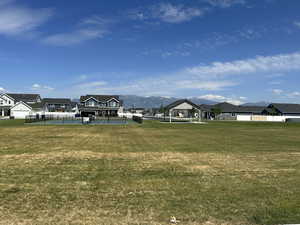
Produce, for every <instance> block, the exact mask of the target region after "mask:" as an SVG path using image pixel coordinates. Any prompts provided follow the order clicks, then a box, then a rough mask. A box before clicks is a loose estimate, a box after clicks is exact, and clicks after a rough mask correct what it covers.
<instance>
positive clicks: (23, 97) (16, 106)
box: [0, 93, 41, 117]
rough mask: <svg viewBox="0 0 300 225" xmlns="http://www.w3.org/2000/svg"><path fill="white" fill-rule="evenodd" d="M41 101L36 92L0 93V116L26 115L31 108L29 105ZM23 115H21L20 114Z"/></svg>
mask: <svg viewBox="0 0 300 225" xmlns="http://www.w3.org/2000/svg"><path fill="white" fill-rule="evenodd" d="M40 103H41V96H40V95H38V94H12V93H7V94H5V93H3V94H0V116H2V117H4V116H14V114H15V115H20V116H21V115H23V114H24V115H25V114H26V115H27V114H28V112H29V111H30V110H29V108H32V107H31V106H30V105H32V106H33V105H36V104H40ZM22 117H23V116H22Z"/></svg>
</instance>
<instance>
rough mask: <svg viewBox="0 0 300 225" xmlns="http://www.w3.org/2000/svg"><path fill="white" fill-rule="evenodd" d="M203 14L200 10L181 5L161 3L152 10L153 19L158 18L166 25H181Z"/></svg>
mask: <svg viewBox="0 0 300 225" xmlns="http://www.w3.org/2000/svg"><path fill="white" fill-rule="evenodd" d="M203 14H204V11H203V10H201V9H198V8H192V7H185V6H183V5H172V4H171V3H161V4H159V5H158V6H155V7H153V8H152V16H153V18H158V19H160V20H162V21H163V22H167V23H182V22H186V21H190V20H192V19H193V18H195V17H199V16H202V15H203Z"/></svg>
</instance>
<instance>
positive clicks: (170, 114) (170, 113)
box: [169, 109, 172, 123]
mask: <svg viewBox="0 0 300 225" xmlns="http://www.w3.org/2000/svg"><path fill="white" fill-rule="evenodd" d="M169 117H170V118H169V119H170V123H172V110H171V109H170V111H169Z"/></svg>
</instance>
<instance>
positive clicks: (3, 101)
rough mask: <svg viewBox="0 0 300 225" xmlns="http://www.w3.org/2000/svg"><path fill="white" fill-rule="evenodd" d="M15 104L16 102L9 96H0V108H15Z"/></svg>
mask: <svg viewBox="0 0 300 225" xmlns="http://www.w3.org/2000/svg"><path fill="white" fill-rule="evenodd" d="M14 104H15V100H14V99H13V98H12V97H10V96H8V95H7V94H1V95H0V106H13V105H14Z"/></svg>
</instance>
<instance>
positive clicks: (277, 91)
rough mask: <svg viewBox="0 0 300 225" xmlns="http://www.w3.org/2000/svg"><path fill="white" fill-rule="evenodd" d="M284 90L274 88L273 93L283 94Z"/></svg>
mask: <svg viewBox="0 0 300 225" xmlns="http://www.w3.org/2000/svg"><path fill="white" fill-rule="evenodd" d="M283 92H284V91H283V90H281V89H272V93H273V94H276V95H281V94H282V93H283Z"/></svg>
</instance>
